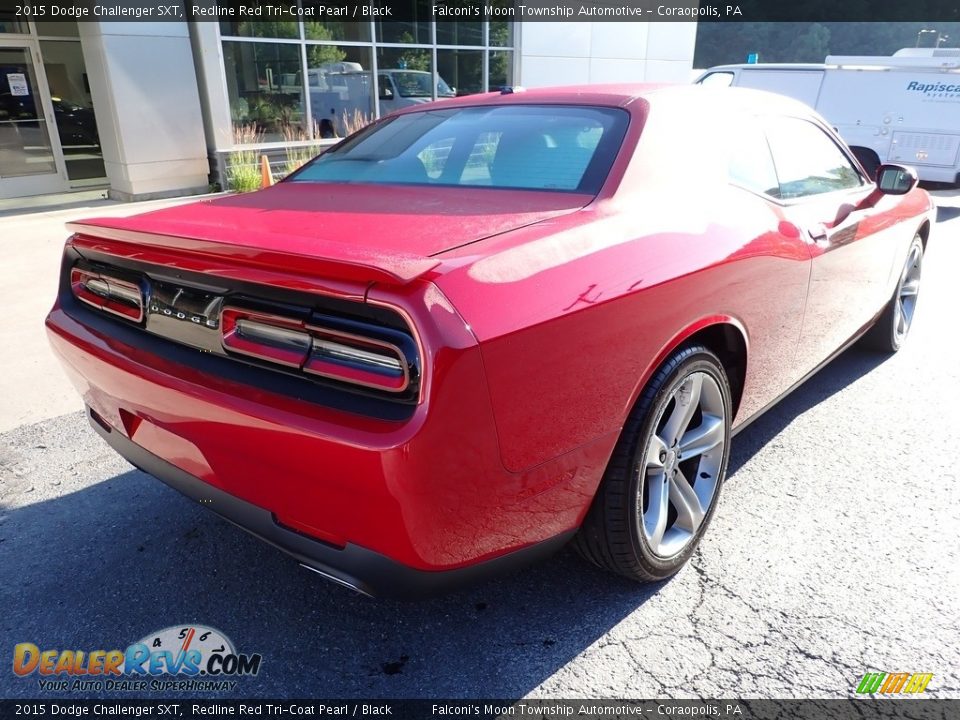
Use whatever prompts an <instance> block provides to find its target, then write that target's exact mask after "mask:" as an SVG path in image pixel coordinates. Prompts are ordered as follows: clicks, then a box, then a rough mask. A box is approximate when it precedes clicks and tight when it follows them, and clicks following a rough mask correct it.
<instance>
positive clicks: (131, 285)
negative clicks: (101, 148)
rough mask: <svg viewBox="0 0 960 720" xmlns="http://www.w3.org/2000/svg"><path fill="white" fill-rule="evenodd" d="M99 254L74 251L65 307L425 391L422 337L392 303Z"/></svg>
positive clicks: (358, 383)
mask: <svg viewBox="0 0 960 720" xmlns="http://www.w3.org/2000/svg"><path fill="white" fill-rule="evenodd" d="M84 254H85V255H89V254H90V253H89V251H85V252H84ZM71 255H72V256H73V257H74V260H73V261H72V262H71V261H70V256H71ZM97 260H98V259H95V260H91V259H88V258H80V257H79V255H78V254H77V253H76V252H75V251H72V250H68V256H67V257H65V261H64V275H65V277H64V283H63V284H62V285H61V288H62V289H61V302H62V304H64V305H65V306H66V303H63V301H64V299H65V298H64V292H65V291H68V292H69V295H70V299H72V300H77V301H79V302H80V304H82V305H83V306H85V307H86V308H87V309H88V310H89V311H92V312H98V313H100V314H103V315H104V316H105V317H113V318H117V319H121V320H124V321H127V322H128V323H133V324H136V325H138V326H139V327H140V329H141V330H142V331H144V332H145V333H149V334H150V335H153V336H157V337H161V338H164V339H165V340H168V341H171V342H174V343H178V344H181V345H184V346H187V347H190V348H194V349H196V350H199V351H202V352H205V353H208V354H214V355H218V356H220V357H223V358H224V359H227V360H229V361H233V362H239V363H243V364H247V365H252V366H255V367H257V368H260V369H263V370H266V371H272V372H276V373H283V374H287V375H294V376H296V377H298V378H300V379H303V380H305V381H307V382H312V383H319V384H325V385H330V386H332V387H338V388H341V389H342V390H344V391H346V392H351V393H359V394H364V395H373V396H375V397H382V398H384V399H385V400H388V401H390V402H401V403H404V404H406V403H413V402H415V401H416V400H417V398H418V396H419V390H420V378H421V367H420V357H419V351H418V346H417V343H416V341H415V340H414V337H413V333H412V331H411V329H410V328H409V327H408V326H407V324H406V322H405V321H404V320H403V318H402V317H401V316H400V315H399V314H398V313H394V312H392V311H390V310H389V309H388V308H383V307H376V306H370V305H366V304H365V303H360V302H353V303H350V302H347V301H344V300H340V299H338V298H327V297H325V296H314V295H307V294H293V293H291V292H290V291H287V290H284V289H275V288H270V287H261V286H254V285H251V284H248V283H230V282H229V281H227V280H225V281H224V286H223V287H220V286H217V287H213V286H211V284H210V281H211V279H210V278H209V277H206V276H202V275H200V274H197V273H186V272H177V273H176V277H171V276H170V274H169V272H170V270H169V268H156V267H154V266H147V265H144V264H140V263H137V262H135V261H130V260H127V259H113V258H110V262H99V261H97ZM114 260H116V261H115V262H114Z"/></svg>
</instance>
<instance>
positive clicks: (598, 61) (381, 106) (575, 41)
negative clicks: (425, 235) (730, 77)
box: [0, 0, 696, 199]
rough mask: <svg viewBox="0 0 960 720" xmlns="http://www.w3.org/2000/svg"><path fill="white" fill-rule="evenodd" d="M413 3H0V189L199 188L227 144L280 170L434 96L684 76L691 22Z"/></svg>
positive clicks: (220, 164) (13, 192)
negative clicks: (445, 11)
mask: <svg viewBox="0 0 960 720" xmlns="http://www.w3.org/2000/svg"><path fill="white" fill-rule="evenodd" d="M411 2H413V3H416V4H417V6H418V7H421V6H422V16H423V17H424V18H425V19H423V20H411V21H407V22H379V21H370V22H313V21H309V20H305V21H287V22H242V21H241V22H237V21H220V22H216V21H204V22H193V23H187V22H114V21H111V22H87V21H84V22H81V23H77V22H72V23H71V22H50V21H40V22H34V21H29V20H26V21H25V20H23V19H21V18H17V17H16V15H15V14H14V13H13V12H12V10H11V8H12V7H13V4H12V3H9V2H7V1H6V0H0V199H3V198H17V197H27V196H33V195H41V194H46V193H63V192H69V191H73V190H81V189H89V188H108V189H109V191H110V193H111V195H112V196H114V197H118V198H122V199H141V198H143V199H146V198H151V197H162V196H169V195H176V194H187V193H194V192H202V191H205V190H206V189H207V188H208V187H209V185H210V182H211V179H213V181H214V182H219V183H222V184H224V185H226V184H227V180H228V175H227V171H228V169H229V168H230V167H231V164H232V163H236V162H237V158H238V157H246V158H249V157H258V156H259V155H260V154H266V155H267V156H268V157H270V158H271V160H272V162H273V163H274V164H275V165H277V166H279V169H280V171H281V172H282V171H283V167H284V164H285V163H289V162H291V161H295V160H296V159H297V154H298V153H300V155H301V156H302V155H303V154H310V153H314V152H316V151H317V150H318V149H319V147H320V146H323V145H325V144H329V143H332V142H336V138H338V137H342V136H344V135H345V134H348V133H349V132H351V131H352V130H354V129H356V128H358V127H361V126H362V125H364V124H366V123H367V122H370V120H372V119H373V118H376V117H380V116H381V115H384V114H387V113H389V112H390V111H392V110H394V109H398V108H402V107H407V106H410V105H415V104H418V103H422V102H427V101H430V100H432V99H436V98H438V97H450V96H454V95H464V94H471V93H479V92H486V91H488V90H496V89H498V88H500V87H502V86H515V85H523V86H527V87H536V86H543V85H558V84H580V83H602V82H622V81H628V82H643V81H648V82H687V81H688V80H689V76H690V71H691V68H692V61H693V52H694V42H695V37H696V24H695V23H640V22H623V23H617V22H592V23H591V22H588V23H569V22H542V23H535V22H524V23H513V22H502V21H490V22H487V21H464V22H434V21H432V20H431V19H430V15H429V12H430V6H429V3H427V4H424V3H423V2H422V0H411ZM411 16H412V17H417V15H416V13H411ZM244 151H247V152H244Z"/></svg>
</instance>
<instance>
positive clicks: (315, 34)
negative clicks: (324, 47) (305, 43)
mask: <svg viewBox="0 0 960 720" xmlns="http://www.w3.org/2000/svg"><path fill="white" fill-rule="evenodd" d="M303 36H304V37H305V38H306V39H307V40H344V41H347V42H370V23H366V22H322V21H316V20H307V21H306V22H304V23H303Z"/></svg>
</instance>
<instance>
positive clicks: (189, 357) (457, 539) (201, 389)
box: [47, 305, 609, 596]
mask: <svg viewBox="0 0 960 720" xmlns="http://www.w3.org/2000/svg"><path fill="white" fill-rule="evenodd" d="M424 324H426V323H424ZM47 329H48V335H49V339H50V342H51V345H52V347H53V350H54V351H55V353H56V354H57V355H58V356H59V358H60V360H61V361H62V363H63V366H64V369H65V370H66V372H67V375H68V376H69V377H70V379H71V380H72V381H73V383H74V385H75V386H76V387H77V390H78V391H79V392H80V394H81V396H82V397H83V399H84V401H85V403H86V405H87V406H88V407H89V408H91V409H92V410H93V411H94V412H95V413H96V417H99V418H100V419H101V420H102V421H103V426H102V427H100V426H98V427H97V429H98V432H100V434H101V435H103V436H104V438H105V439H106V440H107V442H108V443H109V444H110V445H112V446H113V447H114V448H116V450H117V451H118V452H119V453H120V454H121V455H123V456H124V457H126V458H127V459H129V460H130V461H131V462H132V463H133V464H134V465H137V466H139V467H141V468H142V469H144V470H146V471H147V472H149V473H150V474H152V475H155V476H157V477H159V478H160V479H162V480H163V481H165V482H167V483H168V484H170V485H173V486H174V487H176V488H177V489H179V490H181V491H182V492H184V493H185V494H187V495H188V496H190V497H193V498H195V499H200V500H203V501H204V502H203V504H204V506H210V505H214V506H215V507H214V509H215V510H216V511H217V512H219V513H220V514H221V515H223V516H225V517H227V518H228V519H230V520H231V521H232V522H234V523H236V524H237V525H240V526H241V527H243V528H245V529H248V530H249V531H250V532H252V533H253V534H255V535H257V536H259V537H262V538H263V539H264V540H266V541H267V542H270V543H272V544H274V545H276V546H278V547H280V548H281V549H283V550H285V551H286V552H288V553H290V554H291V555H293V556H294V557H296V558H297V559H298V560H300V561H301V562H303V563H304V564H305V565H307V566H308V567H310V568H313V569H314V570H317V571H319V572H322V573H324V574H327V575H328V576H330V577H332V578H334V579H336V580H339V581H341V582H344V583H345V584H347V585H350V586H351V587H356V588H357V589H358V590H360V591H361V592H366V593H369V594H378V595H401V596H411V595H417V594H424V593H428V594H429V593H431V592H436V591H440V590H442V589H444V588H446V587H450V586H453V585H457V584H460V583H462V582H468V581H473V580H475V579H477V578H478V577H482V576H484V575H487V574H489V573H491V572H497V571H502V569H504V568H505V567H511V566H514V565H516V564H519V563H522V562H526V561H528V560H530V559H535V558H536V557H539V556H541V555H543V554H546V553H549V552H551V551H552V550H554V549H555V548H556V547H558V546H559V545H560V544H562V542H564V541H565V540H566V539H567V538H568V537H570V535H571V534H572V532H573V531H574V530H575V529H576V528H577V527H578V526H579V524H580V521H581V518H582V514H583V513H585V512H586V509H587V508H588V507H589V504H590V500H591V498H592V495H593V492H594V490H595V487H596V482H597V478H599V476H600V474H601V473H602V470H603V467H604V465H605V464H606V460H607V458H608V456H609V447H608V445H609V443H608V442H607V441H606V439H605V440H604V441H603V442H598V443H593V444H591V445H589V446H584V447H583V448H579V449H578V450H577V451H576V452H572V453H568V454H567V455H565V456H561V457H559V458H556V459H555V460H553V461H550V462H548V463H544V464H543V465H540V466H538V467H536V468H533V469H531V470H529V471H527V472H523V473H511V472H509V471H507V470H506V469H505V468H504V467H503V464H502V462H501V460H500V454H499V448H498V445H497V436H496V428H495V425H494V421H493V417H492V411H491V408H490V405H489V394H488V392H487V389H486V385H485V382H484V377H483V369H482V365H481V362H480V358H479V352H478V351H477V349H476V347H475V346H470V347H460V348H451V347H449V346H446V347H445V348H444V350H443V353H444V362H443V363H434V365H433V366H432V370H433V380H434V382H433V384H432V389H431V390H430V394H429V396H428V399H427V401H426V402H424V403H422V404H420V405H418V406H417V408H416V409H415V412H414V413H413V415H412V416H410V417H408V418H406V419H400V420H386V419H376V418H372V417H367V416H363V415H361V414H357V413H350V412H344V411H341V410H337V409H334V408H331V407H328V406H326V405H325V404H324V403H323V402H316V401H313V400H310V399H309V398H305V397H292V396H290V395H282V394H277V393H275V392H272V391H271V390H268V389H265V388H263V387H258V386H255V385H250V384H244V383H243V382H242V380H238V379H236V378H231V377H228V376H227V375H226V374H225V373H222V372H218V371H216V368H214V369H213V370H211V368H210V367H208V366H206V365H204V357H203V356H202V355H199V354H198V353H199V351H196V353H195V354H191V353H194V351H192V350H189V349H184V348H181V347H178V348H175V349H171V348H168V347H166V346H164V345H163V344H162V343H165V342H166V341H165V340H156V339H154V340H151V339H149V338H144V337H143V333H140V332H139V331H138V330H137V329H136V328H128V327H125V326H124V325H123V324H122V323H119V322H113V321H110V320H108V319H104V318H99V317H96V316H94V315H93V314H92V313H89V312H88V313H83V312H82V310H81V309H75V308H71V309H70V311H69V312H68V311H67V310H66V309H65V308H63V307H61V306H59V305H57V306H55V307H54V309H53V310H52V311H51V313H50V315H49V317H48V318H47ZM437 345H438V343H435V345H434V346H435V347H436V346H437ZM174 350H175V351H174ZM208 501H213V502H208ZM541 545H542V547H540V546H541Z"/></svg>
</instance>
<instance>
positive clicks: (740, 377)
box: [47, 86, 933, 596]
mask: <svg viewBox="0 0 960 720" xmlns="http://www.w3.org/2000/svg"><path fill="white" fill-rule="evenodd" d="M932 211H933V207H932V205H931V202H930V200H929V198H928V197H927V195H926V193H925V192H923V191H922V190H919V189H916V177H915V175H914V174H913V172H912V171H911V170H910V169H909V168H904V167H900V166H893V165H885V166H882V167H881V168H880V169H879V171H878V173H877V177H876V183H875V182H874V181H873V180H872V179H870V178H869V177H867V176H866V174H865V173H864V171H863V169H862V168H861V166H860V165H859V164H858V162H857V161H856V159H855V158H854V156H853V155H852V154H851V152H850V150H849V149H848V148H847V147H846V146H845V145H844V144H843V142H842V141H841V140H840V139H839V138H838V137H837V136H836V134H835V133H834V132H833V131H832V130H831V129H830V128H829V127H828V126H826V125H825V124H824V123H823V121H822V120H821V119H820V118H819V117H818V116H816V115H815V114H813V113H812V112H811V111H810V110H809V109H808V108H806V107H805V106H802V105H799V104H797V103H795V102H793V101H791V100H787V99H785V98H778V97H777V96H774V95H768V94H764V93H758V92H753V91H748V90H736V89H723V90H713V89H708V88H703V87H676V88H655V87H651V86H609V87H608V86H596V87H583V88H561V89H542V90H531V91H528V92H506V91H505V92H503V93H496V94H488V95H482V96H471V97H463V98H456V99H450V100H445V101H441V102H439V103H434V104H430V105H418V106H416V107H415V108H409V109H407V110H404V111H401V112H398V113H396V114H394V115H391V116H389V117H387V118H384V119H382V120H380V121H378V122H376V123H374V124H373V125H371V126H370V127H368V128H366V129H364V130H361V131H360V132H358V133H357V134H355V135H353V136H351V137H349V138H347V139H346V140H343V141H342V142H341V143H339V144H338V145H337V146H335V147H334V148H333V149H331V150H329V151H328V152H326V153H324V154H323V155H321V156H320V157H319V158H317V159H316V160H314V161H312V162H311V163H309V164H307V165H306V166H305V167H303V168H302V169H301V170H299V171H297V172H296V173H294V174H293V175H291V176H290V177H288V178H287V179H286V180H284V181H283V182H281V183H279V184H278V185H276V186H274V187H271V188H269V189H266V190H263V191H260V192H257V193H253V194H249V195H237V196H231V197H221V198H217V199H213V200H205V201H201V202H196V203H193V204H189V205H183V206H180V207H177V208H173V209H167V210H161V211H157V212H151V213H147V214H144V215H139V216H136V217H132V218H127V219H99V220H89V221H85V222H82V223H78V224H75V225H73V226H71V230H72V231H73V233H74V234H73V235H72V236H71V237H70V238H69V240H68V241H67V244H66V249H65V253H64V257H63V267H62V273H61V280H60V290H59V296H58V298H57V301H56V304H55V306H54V308H53V310H52V311H51V313H50V315H49V317H48V318H47V327H48V330H49V336H50V339H51V342H52V344H53V347H54V349H55V351H56V352H57V354H58V355H59V356H60V358H61V359H62V361H63V365H64V367H65V368H66V369H67V371H68V373H69V375H70V376H71V378H72V380H73V382H74V383H75V384H76V386H77V388H78V389H79V391H80V392H81V393H82V395H83V398H84V400H85V402H86V404H87V406H88V408H89V415H90V419H91V424H92V426H93V427H94V429H95V430H96V431H97V432H98V433H99V434H100V435H101V436H103V438H104V439H105V440H106V441H107V442H108V443H109V444H110V445H111V446H113V447H114V448H115V449H116V450H117V451H118V452H119V453H120V454H122V455H123V456H124V457H126V458H127V459H128V460H130V462H132V463H133V464H134V465H136V466H138V467H140V468H142V469H143V470H145V471H146V472H148V473H151V474H153V475H155V476H156V477H158V478H160V479H161V480H163V481H164V482H166V483H168V484H169V485H171V486H173V487H175V488H177V489H178V490H180V491H182V492H183V493H185V494H187V495H188V496H190V497H192V498H194V499H196V500H198V501H202V502H203V503H204V504H205V505H206V506H207V507H209V508H210V509H212V510H214V511H216V512H217V513H219V514H221V515H222V516H224V517H226V518H228V519H229V520H231V521H233V522H234V523H236V524H238V525H240V526H241V527H243V528H245V529H246V530H248V531H250V532H252V533H254V534H255V535H257V536H259V537H261V538H262V539H264V540H266V541H268V542H270V543H273V544H274V545H276V546H278V547H279V548H281V549H283V550H285V551H286V552H288V553H289V554H291V555H293V556H294V557H295V558H296V559H297V560H298V561H299V562H301V563H302V564H303V565H305V566H307V567H308V568H311V569H313V570H315V571H317V572H319V573H321V574H322V575H325V576H327V577H328V578H330V579H333V580H335V581H338V582H340V583H343V584H345V585H348V586H350V587H352V588H355V589H357V590H360V591H362V592H365V593H369V594H385V595H398V596H400V595H407V596H411V595H417V594H423V593H427V592H431V591H437V590H442V589H444V588H446V587H450V586H452V585H454V584H457V583H460V582H464V581H467V580H472V579H476V578H478V577H481V576H483V575H485V574H488V573H490V572H493V571H497V570H501V569H504V568H507V567H510V566H513V565H514V564H516V563H519V562H525V561H529V560H531V559H532V558H535V557H537V556H540V555H543V554H546V553H548V552H550V551H552V550H554V549H556V548H558V547H559V546H560V545H562V544H563V543H565V542H567V541H568V540H570V539H573V542H574V544H575V546H576V547H577V548H578V549H579V550H580V552H581V553H582V554H583V555H585V556H586V557H587V558H589V559H590V560H592V561H593V562H595V563H596V564H598V565H600V566H602V567H604V568H608V569H610V570H613V571H616V572H618V573H621V574H623V575H626V576H628V577H630V578H635V579H638V580H655V579H659V578H664V577H667V576H669V575H671V574H672V573H675V572H676V571H677V570H678V569H679V568H680V567H681V566H682V565H683V563H684V562H685V561H686V560H687V558H688V557H689V556H690V554H691V553H692V552H693V551H694V549H695V548H696V546H697V543H698V542H699V540H700V537H701V535H702V534H703V532H704V529H705V528H706V526H707V524H708V523H709V521H710V518H711V516H712V515H713V513H714V512H715V510H716V507H717V503H718V498H719V495H720V490H721V487H722V484H723V480H724V474H725V472H726V467H727V458H728V457H729V453H730V444H731V438H732V435H733V434H734V433H735V432H736V431H737V430H738V429H739V428H742V427H743V426H745V424H746V423H748V422H749V421H750V420H751V419H752V418H754V417H756V416H757V415H758V414H759V413H760V412H762V411H763V410H764V409H765V408H767V407H768V406H770V405H771V404H773V403H774V402H776V400H777V399H779V398H780V397H782V396H783V395H784V394H785V393H786V392H788V391H789V390H790V389H791V388H793V387H794V386H796V385H797V384H798V383H799V382H801V381H802V380H804V379H805V378H806V377H807V376H809V375H810V374H811V373H812V372H814V371H815V370H816V369H817V368H818V367H819V366H821V365H823V364H824V363H825V362H826V361H827V360H828V359H830V358H831V357H832V356H834V355H836V354H837V353H838V352H839V351H840V350H842V349H843V348H844V347H846V346H847V345H849V344H850V343H851V342H853V341H854V340H856V339H858V338H859V337H861V336H863V335H866V338H865V339H866V340H868V341H869V342H871V343H872V344H873V345H874V346H876V347H879V348H881V349H883V350H886V351H895V350H897V349H898V348H899V346H900V344H901V343H902V342H903V340H904V337H905V335H906V333H907V331H908V330H909V328H910V324H911V320H912V318H913V314H914V309H915V305H916V300H917V292H918V289H919V283H920V269H921V259H922V257H923V251H924V246H925V244H926V241H927V236H928V234H929V232H930V227H931V219H932Z"/></svg>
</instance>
